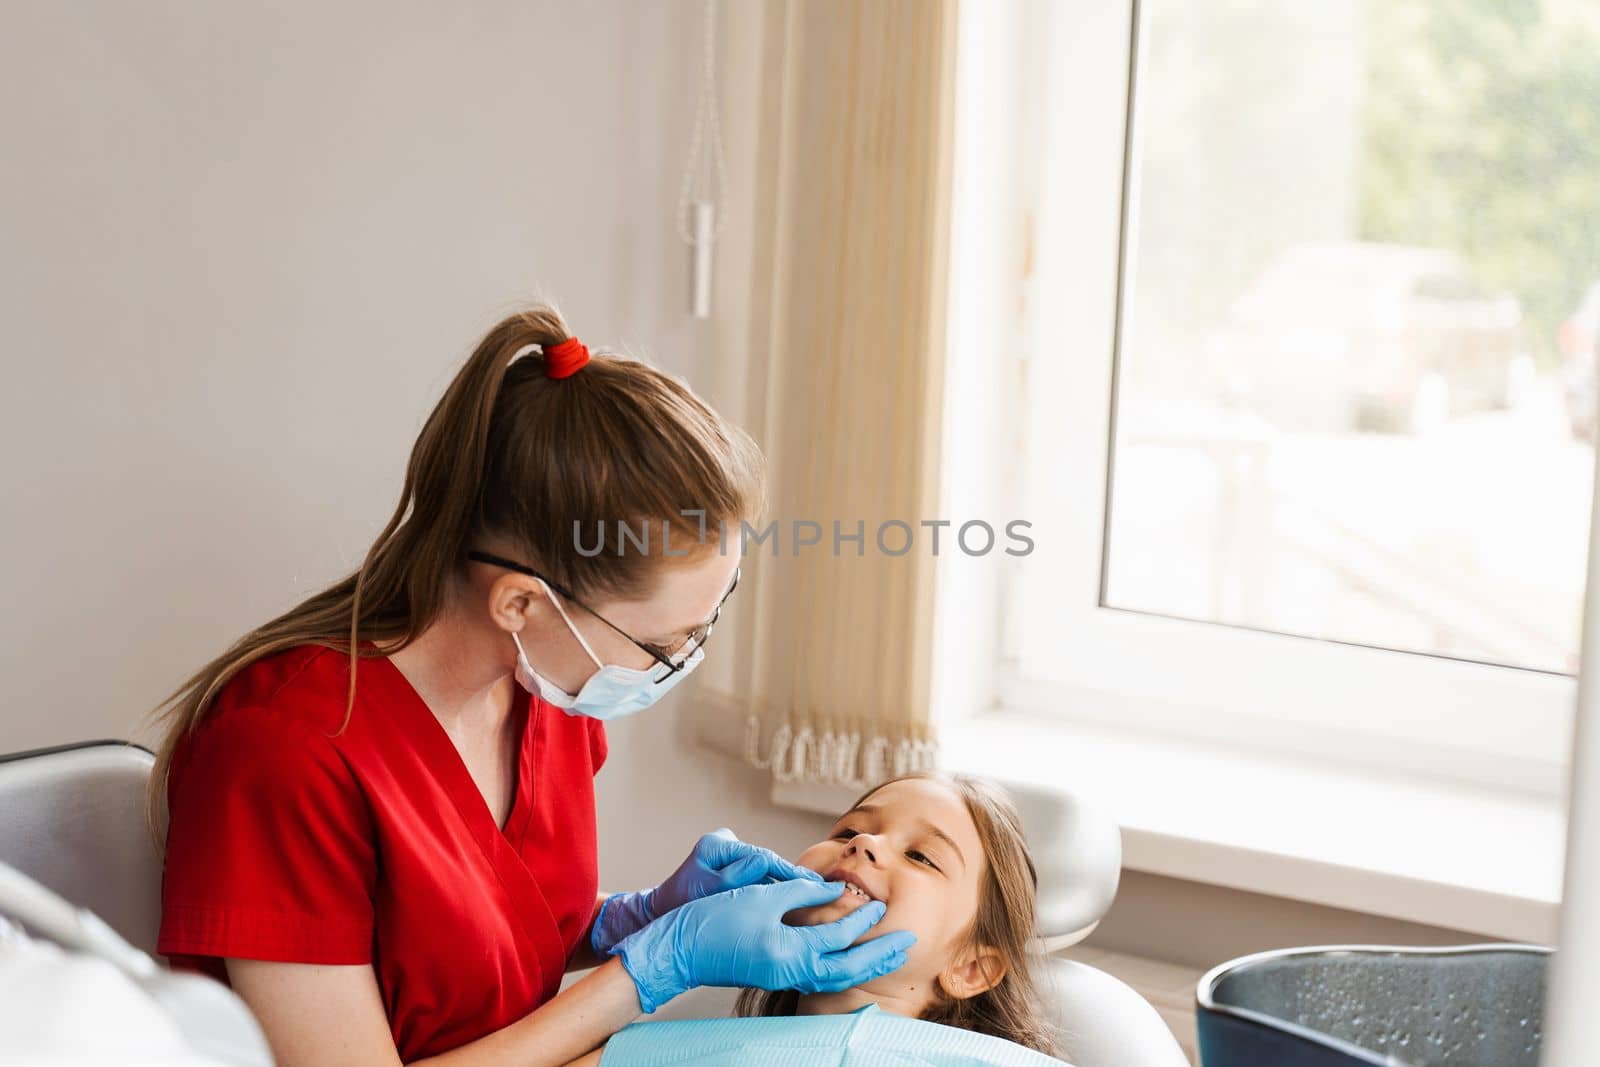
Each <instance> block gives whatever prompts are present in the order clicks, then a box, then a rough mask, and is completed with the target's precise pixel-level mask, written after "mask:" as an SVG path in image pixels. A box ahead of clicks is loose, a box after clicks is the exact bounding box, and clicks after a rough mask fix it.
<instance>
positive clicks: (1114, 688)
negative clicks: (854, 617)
mask: <svg viewBox="0 0 1600 1067" xmlns="http://www.w3.org/2000/svg"><path fill="white" fill-rule="evenodd" d="M1136 15H1137V0H1102V2H1099V3H1094V4H1060V3H1050V2H1048V0H1020V2H1019V3H1017V4H995V5H988V4H966V5H963V11H962V15H961V44H960V50H959V53H958V63H957V97H956V98H957V102H958V103H957V133H956V153H957V156H956V164H955V196H954V200H953V204H954V217H953V227H954V232H953V234H952V256H951V259H952V268H951V269H952V275H951V287H950V293H951V308H950V322H949V333H948V336H949V338H950V359H949V368H950V369H949V380H948V382H947V401H946V405H945V414H944V419H945V442H946V454H945V457H944V479H945V497H944V499H945V506H946V516H947V517H948V516H960V517H968V516H990V515H1003V518H1002V521H1004V519H1009V518H1012V517H1021V518H1024V519H1027V520H1028V521H1030V522H1031V523H1032V527H1033V528H1032V530H1031V534H1032V536H1033V538H1034V540H1035V543H1036V548H1035V551H1034V552H1033V554H1032V555H1030V556H1028V557H1026V558H1023V559H1004V558H1002V559H994V560H989V559H985V560H978V559H972V558H965V557H962V556H961V555H960V554H959V553H955V554H949V555H946V556H945V557H942V558H941V562H940V575H939V579H940V585H939V594H938V595H939V607H938V618H937V623H936V629H935V648H936V653H937V654H936V656H935V664H936V668H935V670H936V672H937V673H936V677H935V680H934V681H935V684H934V688H933V692H934V693H935V699H936V701H937V703H936V706H935V708H934V714H935V718H936V721H938V722H940V723H942V724H952V723H956V722H961V721H963V720H969V719H970V717H971V716H973V715H975V714H981V713H983V712H984V711H989V710H999V711H1004V712H1008V713H1017V712H1020V713H1023V714H1027V715H1031V716H1036V717H1038V718H1039V720H1040V721H1041V722H1048V721H1050V720H1057V721H1059V718H1060V717H1065V718H1067V719H1069V720H1072V721H1073V722H1075V723H1080V724H1081V723H1090V724H1098V725H1101V726H1105V727H1107V728H1133V729H1137V730H1144V731H1154V732H1157V733H1159V734H1161V735H1163V736H1165V737H1167V738H1172V737H1180V738H1193V739H1197V740H1206V741H1211V742H1218V743H1224V744H1228V745H1232V746H1240V747H1245V748H1249V749H1255V750H1265V751H1269V752H1272V753H1281V754H1285V755H1289V756H1297V757H1307V756H1310V757H1314V758H1316V759H1318V760H1331V761H1339V762H1342V763H1345V764H1348V765H1352V766H1356V767H1362V768H1369V769H1374V770H1382V771H1386V772H1394V773H1400V774H1407V775H1424V776H1428V777H1430V778H1444V779H1451V780H1456V781H1461V782H1467V783H1471V784H1474V785H1481V786H1492V787H1495V788H1499V789H1512V790H1517V791H1526V792H1531V793H1535V794H1539V795H1544V796H1560V795H1563V794H1564V792H1565V786H1566V782H1565V773H1566V766H1567V763H1566V760H1567V756H1568V751H1569V747H1570V739H1571V732H1572V720H1573V708H1574V703H1575V697H1576V680H1575V679H1574V678H1573V677H1571V676H1569V675H1564V674H1555V673H1549V672H1541V671H1534V670H1524V669H1516V668H1509V667H1502V666H1495V665H1489V664H1483V663H1475V662H1468V661H1463V660H1457V659H1449V658H1444V657H1440V656H1435V655H1428V654H1421V653H1414V652H1403V651H1394V650H1388V649H1382V648H1374V647H1368V646H1361V645H1356V644H1350V643H1340V642H1335V641H1330V640H1321V639H1313V638H1306V637H1299V636H1291V635H1284V634H1278V633H1272V632H1266V631H1261V630H1252V629H1247V628H1243V627H1238V626H1233V625H1225V624H1217V623H1211V622H1201V621H1193V620H1186V619H1181V618H1173V617H1164V616H1160V615H1155V614H1149V613H1142V612H1138V611H1132V610H1124V609H1117V608H1108V607H1103V606H1101V600H1102V578H1101V576H1102V573H1103V567H1102V552H1103V549H1104V545H1105V534H1106V530H1107V526H1106V520H1107V500H1108V480H1109V481H1110V482H1111V486H1110V487H1113V488H1114V477H1112V478H1109V479H1108V472H1110V471H1111V467H1110V464H1109V460H1110V458H1111V457H1110V456H1109V454H1108V452H1109V449H1108V443H1109V441H1110V440H1111V436H1112V432H1113V425H1112V416H1113V405H1114V401H1115V396H1114V364H1115V348H1116V340H1117V326H1118V322H1117V320H1118V318H1119V317H1120V315H1121V307H1122V304H1121V298H1122V296H1123V295H1124V294H1122V293H1121V292H1120V291H1119V286H1120V278H1121V274H1120V266H1121V264H1120V260H1121V257H1122V255H1123V244H1124V241H1123V238H1124V231H1125V229H1126V232H1127V233H1129V234H1131V233H1132V227H1133V226H1134V225H1136V223H1137V220H1136V219H1133V218H1131V217H1127V216H1125V212H1124V204H1125V203H1127V204H1129V205H1132V204H1133V203H1134V202H1135V201H1134V199H1133V197H1132V195H1131V194H1132V192H1133V188H1132V182H1133V181H1135V180H1136V178H1137V173H1138V171H1137V166H1136V162H1137V161H1136V160H1129V164H1130V165H1129V166H1128V167H1126V168H1124V157H1125V155H1126V153H1127V152H1128V151H1129V150H1130V148H1129V146H1132V145H1134V144H1135V143H1136V142H1135V140H1134V138H1133V137H1132V136H1131V132H1132V127H1131V124H1130V116H1129V108H1128V104H1129V101H1130V96H1132V98H1133V99H1134V100H1135V101H1136V99H1137V79H1136V78H1135V77H1130V73H1131V72H1130V58H1131V57H1132V56H1133V55H1134V54H1135V50H1136V48H1137V43H1136V40H1137V38H1136V33H1135V32H1134V31H1135V28H1136V23H1135V19H1136ZM1019 57H1024V58H1023V59H1022V61H1020V62H1019ZM1130 87H1131V88H1132V92H1131V93H1130ZM1032 107H1037V108H1038V111H1037V114H1036V115H1030V114H1028V113H1027V112H1028V109H1029V108H1032ZM1134 120H1135V121H1136V115H1135V116H1134ZM1040 129H1042V130H1043V131H1044V135H1043V136H1042V137H1039V136H1037V135H1036V131H1038V130H1040ZM1015 190H1021V195H1011V194H1012V193H1013V191H1015ZM1051 232H1053V233H1064V234H1071V235H1072V239H1071V240H1070V241H1067V240H1056V241H1046V240H1042V239H1036V238H1038V236H1039V234H1041V233H1051ZM1019 307H1020V308H1021V309H1022V311H1021V314H1020V316H1019V315H1018V313H1017V309H1018V308H1019ZM1113 308H1116V309H1118V310H1117V314H1116V315H1113V314H1112V312H1111V309H1113ZM1013 331H1014V333H1013ZM1005 372H1010V373H1005ZM1024 427H1025V428H1026V429H1025V430H1024V429H1023V428H1024ZM1024 435H1026V436H1027V437H1028V441H1027V442H1026V445H1027V447H1029V448H1030V449H1031V454H1030V455H1029V459H1030V460H1031V462H1018V458H1017V457H1018V455H1019V453H1020V452H1021V450H1022V447H1023V445H1024V442H1023V441H1022V437H1023V436H1024ZM1041 455H1044V456H1048V457H1050V460H1049V461H1048V462H1044V461H1040V460H1039V457H1040V456H1041ZM1023 501H1027V502H1030V503H1028V505H1027V506H1026V507H1023V506H1021V502H1023ZM997 525H998V524H997ZM1040 595H1048V596H1049V597H1050V599H1051V603H1050V604H1049V607H1048V611H1046V610H1044V609H1043V608H1042V607H1036V608H1035V609H1034V610H1032V611H1031V612H1030V611H1029V609H1028V608H1027V606H1026V604H1027V600H1028V598H1029V597H1037V596H1040ZM1030 615H1031V616H1032V618H1033V619H1034V620H1040V619H1043V618H1045V617H1048V620H1049V622H1048V625H1046V624H1044V623H1043V622H1039V621H1035V622H1033V623H1031V624H1030V622H1029V616H1030ZM1263 665H1266V666H1265V667H1264V666H1263ZM1509 709H1517V710H1516V711H1514V712H1513V711H1511V710H1509Z"/></svg>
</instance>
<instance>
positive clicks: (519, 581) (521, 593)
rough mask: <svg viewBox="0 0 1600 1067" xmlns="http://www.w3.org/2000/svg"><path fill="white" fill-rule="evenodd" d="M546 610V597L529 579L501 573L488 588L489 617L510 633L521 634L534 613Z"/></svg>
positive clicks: (541, 589) (540, 587) (547, 600)
mask: <svg viewBox="0 0 1600 1067" xmlns="http://www.w3.org/2000/svg"><path fill="white" fill-rule="evenodd" d="M548 610H550V598H549V596H548V595H547V594H546V593H545V590H544V586H543V585H542V584H540V583H539V582H537V581H535V580H534V579H532V578H526V577H524V576H522V575H520V574H502V575H501V576H500V577H498V578H496V579H495V580H494V581H493V582H492V583H491V584H490V586H489V615H490V617H491V618H493V619H494V621H495V622H496V623H498V624H499V626H500V628H501V629H503V630H506V631H508V632H510V633H522V632H523V629H524V627H526V626H527V625H528V624H529V623H530V622H532V621H533V619H534V617H535V616H536V615H537V614H539V613H540V612H543V611H548Z"/></svg>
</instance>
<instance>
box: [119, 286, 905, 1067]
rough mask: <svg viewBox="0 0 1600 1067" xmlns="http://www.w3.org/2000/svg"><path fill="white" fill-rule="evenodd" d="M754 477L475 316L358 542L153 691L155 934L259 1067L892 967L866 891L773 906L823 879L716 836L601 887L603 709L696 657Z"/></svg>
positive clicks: (600, 1023)
mask: <svg viewBox="0 0 1600 1067" xmlns="http://www.w3.org/2000/svg"><path fill="white" fill-rule="evenodd" d="M761 479H762V475H761V465H760V457H759V454H758V453H757V451H756V449H755V446H754V445H753V444H752V443H751V442H750V440H749V438H748V437H746V436H745V435H744V434H743V433H742V432H740V431H739V430H738V429H737V428H735V427H733V426H730V425H729V424H727V423H725V422H724V421H723V420H722V419H720V418H719V417H718V416H717V415H716V413H714V412H713V411H711V410H710V409H709V408H708V407H706V405H705V404H703V403H702V402H701V401H700V400H699V399H698V398H697V397H696V396H695V395H694V394H693V393H691V392H690V391H689V390H688V389H687V388H686V387H685V386H684V385H683V384H682V383H680V382H679V381H677V380H675V379H673V378H671V377H669V376H668V375H666V374H663V373H661V372H660V371H658V370H655V369H653V368H651V367H648V366H646V365H645V364H643V363H640V362H636V361H634V360H630V359H626V358H622V357H618V356H613V355H601V354H597V355H596V356H594V357H593V358H591V357H590V354H589V352H588V350H587V349H586V348H585V347H584V346H583V345H582V344H581V343H579V342H578V341H577V340H576V339H575V338H573V337H572V336H571V334H570V332H569V331H568V329H567V327H566V325H565V324H564V323H563V322H562V320H561V318H560V317H559V315H558V314H557V313H556V312H555V311H554V310H552V309H549V308H543V307H538V308H534V309H531V310H529V311H526V312H523V313H519V314H516V315H513V316H511V317H510V318H507V319H506V320H505V321H503V322H501V323H500V324H499V325H497V326H495V327H494V328H493V329H492V330H490V331H489V333H488V335H487V336H485V337H484V339H483V340H482V342H481V343H480V344H479V345H478V347H477V349H476V350H475V351H474V352H473V354H472V356H471V357H470V358H469V359H468V361H467V363H466V365H465V366H464V367H462V368H461V370H460V372H459V373H458V374H457V375H456V377H455V379H454V380H453V381H452V382H451V383H450V386H449V388H448V389H447V390H446V391H445V394H444V397H443V399H441V400H440V401H439V404H438V406H437V407H435V409H434V411H433V413H432V415H430V416H429V418H428V421H427V423H426V424H425V425H424V427H423V429H422V433H421V435H420V437H419V438H418V439H417V442H416V444H415V446H414V447H413V449H412V453H411V459H410V463H409V465H408V467H407V470H406V479H405V484H404V488H403V489H402V492H401V500H400V506H399V507H398V509H397V510H396V512H395V514H394V516H393V518H391V519H390V520H389V523H388V525H387V526H385V527H384V529H383V532H382V533H381V534H379V536H378V539H377V541H376V543H375V544H373V546H372V548H371V549H370V550H369V551H368V553H367V555H366V558H365V561H364V562H363V563H362V565H361V568H360V569H359V570H358V571H357V572H356V573H355V574H352V575H350V576H349V577H347V578H345V579H344V580H342V581H340V582H339V583H337V584H336V585H334V586H332V587H330V588H328V589H326V590H324V591H323V592H321V593H318V594H316V595H315V596H312V597H311V598H309V599H308V600H306V601H304V602H303V603H301V604H300V605H298V606H297V607H295V608H293V609H291V610H290V611H288V612H287V613H285V614H283V615H281V616H279V617H278V618H276V619H273V620H272V621H270V622H267V623H265V624H263V625H262V626H259V627H257V628H256V629H254V630H252V631H251V632H249V633H248V634H246V635H245V636H244V637H242V638H241V639H239V640H238V641H237V642H236V643H235V644H234V645H233V646H232V647H231V648H229V649H228V650H227V651H226V652H225V653H223V654H222V655H221V656H219V657H218V658H217V659H215V660H214V661H212V662H211V663H209V664H207V665H206V666H205V667H203V668H202V669H201V670H200V671H198V672H197V673H196V674H195V675H194V676H193V677H191V678H190V679H189V680H188V681H187V682H185V683H184V684H183V686H182V687H180V688H179V690H178V691H177V692H176V693H174V694H173V695H172V696H171V697H169V698H168V700H166V701H164V702H163V704H162V705H161V708H160V709H158V710H159V711H160V715H161V718H162V719H163V721H164V723H165V737H164V740H163V743H162V745H161V751H160V753H159V756H158V760H157V765H156V774H155V775H154V777H153V778H152V782H151V803H152V811H153V813H155V815H156V817H157V818H158V819H159V817H160V812H161V807H162V801H163V800H164V801H165V804H166V808H167V811H168V813H169V819H168V828H167V831H166V838H165V841H166V858H165V874H164V878H163V885H162V917H161V932H160V937H159V943H158V946H157V947H158V950H159V951H160V952H162V953H163V954H165V955H166V956H168V957H169V958H170V959H171V960H172V962H173V965H174V966H177V967H187V968H193V969H198V970H201V971H204V972H206V973H209V974H212V975H213V976H215V977H217V978H218V979H220V980H222V981H225V982H228V983H229V984H231V985H232V986H233V988H234V989H235V990H236V991H237V992H238V993H239V995H240V996H241V997H243V998H244V1000H245V1001H246V1003H248V1004H249V1006H250V1008H251V1009H252V1010H253V1011H254V1012H255V1014H256V1016H257V1018H258V1019H259V1020H260V1022H261V1025H262V1028H263V1029H264V1031H265V1032H266V1035H267V1038H268V1041H269V1042H270V1044H271V1046H272V1050H273V1054H274V1056H275V1057H276V1058H277V1059H278V1061H279V1063H280V1064H282V1065H284V1067H310V1065H318V1064H339V1065H341V1067H349V1065H374V1067H375V1065H379V1064H383V1065H392V1064H396V1063H400V1062H407V1063H415V1062H428V1063H438V1064H449V1065H452V1067H474V1065H479V1064H485V1065H487V1064H496V1065H500V1064H508V1063H515V1064H518V1065H521V1067H532V1065H536V1064H556V1063H566V1062H567V1061H569V1060H572V1059H574V1058H576V1057H578V1056H580V1055H582V1054H583V1053H585V1052H587V1051H589V1050H591V1049H593V1048H595V1047H596V1046H597V1045H599V1044H600V1043H602V1042H603V1041H604V1040H605V1039H606V1038H607V1037H608V1036H609V1035H610V1034H612V1033H614V1032H615V1031H616V1030H618V1029H619V1028H620V1027H622V1026H623V1025H625V1024H626V1023H628V1022H629V1021H631V1020H632V1019H633V1018H634V1017H636V1016H637V1015H638V1013H639V1012H640V1011H641V1010H643V1011H646V1012H649V1011H653V1010H655V1008H656V1007H657V1006H658V1005H660V1004H662V1003H664V1002H666V1001H667V1000H669V999H671V998H672V997H674V996H676V995H677V994H678V993H681V992H683V991H684V990H686V989H689V988H691V987H694V986H697V985H722V986H756V987H761V988H766V989H782V988H797V989H802V990H810V991H816V990H837V989H843V988H846V987H849V986H853V985H858V984H860V983H861V982H864V981H867V980H869V979H871V978H874V977H877V976H879V975H882V974H885V973H888V972H889V971H892V970H894V969H895V968H897V967H899V966H900V965H901V964H902V963H903V962H904V961H905V949H906V948H907V947H908V946H909V944H910V943H911V941H912V940H913V939H912V937H911V935H909V934H906V933H904V932H895V933H889V934H885V935H883V936H881V937H876V938H870V939H868V940H865V941H863V942H862V943H861V944H859V945H855V946H854V947H850V946H851V945H852V944H853V943H854V942H855V941H856V940H857V939H858V938H861V937H862V936H863V935H864V934H865V933H866V932H867V931H868V929H869V928H870V927H871V926H872V925H873V924H874V923H876V922H877V921H878V919H879V918H881V917H882V914H883V906H882V905H881V904H876V903H875V904H872V905H869V906H867V907H863V908H860V909H858V910H857V911H855V912H854V913H852V914H851V915H849V916H848V917H846V918H843V919H840V920H839V921H838V922H836V923H833V924H831V925H829V926H821V927H811V928H803V927H788V926H785V925H784V924H783V923H782V921H781V920H782V917H783V915H784V914H785V913H786V912H789V911H791V910H793V909H795V908H799V907H804V906H807V905H814V904H821V903H824V902H826V901H829V900H833V899H835V898H836V897H837V896H838V895H839V894H840V893H842V892H843V891H844V886H843V885H842V884H839V883H825V882H822V881H820V880H819V879H818V878H817V877H816V876H815V875H812V874H811V873H810V872H808V871H802V870H799V869H797V868H795V867H793V866H792V865H790V864H789V863H787V862H785V861H784V860H782V859H780V858H779V857H777V856H776V855H774V854H772V853H770V852H768V851H766V850H765V849H760V848H756V847H754V846H751V845H747V844H744V843H743V842H740V841H738V840H736V839H735V838H734V837H733V835H732V834H729V833H727V832H726V831H721V832H718V833H714V834H708V835H706V836H704V837H702V838H701V839H700V840H699V842H698V843H697V844H696V845H695V846H694V849H693V851H692V852H691V853H690V855H689V857H688V858H687V859H686V860H685V861H684V862H683V865H682V866H680V867H679V868H678V870H677V871H676V872H674V873H673V874H672V875H671V877H669V878H668V879H667V880H666V881H664V882H662V883H661V884H660V885H658V886H656V887H654V888H652V889H649V890H645V891H641V892H638V893H621V894H616V895H613V896H610V897H606V896H603V895H600V894H597V892H596V890H597V873H596V827H595V798H594V782H593V779H594V774H595V772H596V771H597V770H598V769H599V768H600V765H601V764H602V763H603V762H604V761H605V756H606V735H605V728H604V726H603V725H602V722H603V721H604V720H606V719H609V718H613V717H616V716H619V715H625V714H628V713H630V712H634V711H639V710H642V709H643V708H645V707H648V706H649V705H650V704H651V703H653V702H654V701H655V700H656V699H658V698H659V697H660V696H661V695H662V694H664V693H666V692H667V690H669V689H671V688H672V687H673V686H674V685H676V684H677V683H678V682H679V681H681V680H682V679H683V678H684V677H685V676H686V675H687V674H688V673H689V672H690V671H691V670H693V669H694V668H695V666H697V665H698V664H699V663H700V661H701V659H702V658H703V657H704V655H705V651H704V647H703V646H704V644H705V642H706V639H707V637H708V636H709V635H710V633H711V628H712V625H713V624H714V623H715V622H716V620H717V615H718V612H719V611H720V610H721V607H722V605H723V603H724V601H725V600H726V599H727V597H728V595H729V594H730V593H732V591H733V588H734V586H735V585H736V584H737V582H738V564H739V552H738V546H737V545H724V544H722V543H721V541H720V540H719V539H718V537H717V536H716V533H717V532H718V531H720V530H723V529H724V528H725V527H724V524H726V528H729V529H733V530H737V529H738V528H739V524H740V522H741V521H742V520H744V519H747V518H754V517H755V514H756V512H757V511H758V509H759V508H760V506H761V497H762V484H761ZM686 513H687V514H686ZM619 520H620V521H622V522H624V523H626V524H627V526H628V531H629V532H628V534H627V535H626V536H623V535H622V534H621V533H620V532H619V531H618V528H617V523H618V521H619ZM601 531H604V535H603V539H602V532H601ZM646 531H648V533H647V532H646ZM641 535H643V536H642V537H641ZM641 541H642V543H641ZM624 547H626V551H624V550H623V549H624ZM597 549H598V550H597ZM662 802H663V803H664V804H670V803H671V798H670V796H668V797H663V798H662ZM638 817H639V820H640V821H643V820H646V819H648V813H645V812H641V813H639V816H638ZM640 828H641V827H640V826H639V824H638V823H637V822H636V823H634V824H632V825H630V826H628V827H626V828H620V827H619V828H617V830H616V831H614V832H623V831H624V830H626V832H630V833H632V832H637V830H639V829H640ZM596 965H598V966H596ZM586 967H594V968H595V969H594V971H593V973H591V974H590V975H589V976H588V977H586V978H585V979H584V980H583V981H581V982H578V983H577V984H575V985H574V986H572V987H571V988H570V989H567V990H566V991H564V992H558V989H559V986H560V983H561V977H562V974H563V973H564V972H566V971H568V970H574V969H580V968H586Z"/></svg>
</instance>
